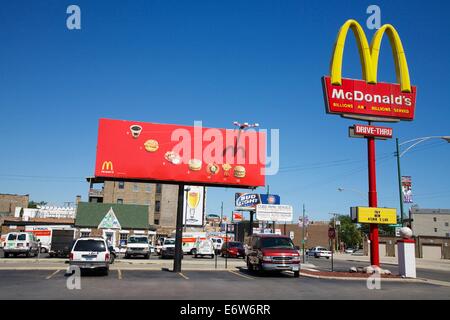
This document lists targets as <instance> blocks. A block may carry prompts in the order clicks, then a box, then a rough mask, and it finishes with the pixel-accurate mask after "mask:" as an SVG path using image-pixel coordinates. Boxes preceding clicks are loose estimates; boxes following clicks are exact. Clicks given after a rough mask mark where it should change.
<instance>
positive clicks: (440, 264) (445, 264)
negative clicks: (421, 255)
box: [334, 253, 450, 271]
mask: <svg viewBox="0 0 450 320" xmlns="http://www.w3.org/2000/svg"><path fill="white" fill-rule="evenodd" d="M334 259H336V260H342V261H353V262H367V265H369V264H370V258H369V257H368V256H354V255H351V254H340V253H339V254H335V255H334ZM380 262H381V263H382V264H391V265H398V258H397V257H380ZM416 268H419V269H430V270H440V271H450V260H443V259H442V260H425V259H418V258H416Z"/></svg>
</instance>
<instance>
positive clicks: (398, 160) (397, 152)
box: [395, 136, 450, 225]
mask: <svg viewBox="0 0 450 320" xmlns="http://www.w3.org/2000/svg"><path fill="white" fill-rule="evenodd" d="M431 139H441V140H444V141H447V142H448V143H450V136H430V137H422V138H416V139H412V140H408V141H405V142H402V143H400V144H399V143H398V138H396V139H395V144H396V147H397V151H396V152H395V156H396V157H397V173H398V192H399V197H400V224H401V225H403V194H402V174H401V170H400V158H401V157H402V156H404V155H405V153H407V152H408V151H409V150H411V149H412V148H414V147H415V146H417V145H418V144H420V143H422V142H425V141H428V140H431ZM409 143H412V144H411V145H410V146H409V147H407V148H406V149H405V150H403V152H401V153H400V146H403V145H406V144H409ZM409 223H411V217H409Z"/></svg>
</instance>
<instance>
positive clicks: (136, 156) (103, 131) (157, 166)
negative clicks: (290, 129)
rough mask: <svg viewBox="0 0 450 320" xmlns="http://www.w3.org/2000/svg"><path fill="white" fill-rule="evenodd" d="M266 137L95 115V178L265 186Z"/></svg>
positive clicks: (254, 133)
mask: <svg viewBox="0 0 450 320" xmlns="http://www.w3.org/2000/svg"><path fill="white" fill-rule="evenodd" d="M265 155H266V135H265V133H264V132H257V131H255V130H246V131H239V130H226V129H211V128H203V127H201V126H178V125H169V124H157V123H144V122H136V121H124V120H109V119H100V121H99V131H98V143H97V159H96V164H95V176H96V177H102V178H116V179H117V178H118V179H130V180H131V179H137V180H153V181H161V182H179V183H187V184H189V183H191V184H194V183H195V184H202V185H222V186H236V187H258V186H264V184H265V175H264V168H265V160H266V159H265Z"/></svg>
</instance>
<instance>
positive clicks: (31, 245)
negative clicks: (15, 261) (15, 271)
mask: <svg viewBox="0 0 450 320" xmlns="http://www.w3.org/2000/svg"><path fill="white" fill-rule="evenodd" d="M38 252H39V242H38V241H37V239H36V237H35V236H34V234H33V233H31V232H10V233H8V234H7V235H6V237H5V243H4V245H3V253H4V256H5V258H9V256H13V257H15V256H17V255H19V254H25V255H26V256H27V257H29V256H37V254H38Z"/></svg>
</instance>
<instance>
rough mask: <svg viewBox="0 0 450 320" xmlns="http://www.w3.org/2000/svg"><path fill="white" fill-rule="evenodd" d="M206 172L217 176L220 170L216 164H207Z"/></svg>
mask: <svg viewBox="0 0 450 320" xmlns="http://www.w3.org/2000/svg"><path fill="white" fill-rule="evenodd" d="M206 170H207V171H208V173H209V174H218V173H219V171H220V168H219V166H218V165H217V164H215V163H210V164H208V168H207V169H206Z"/></svg>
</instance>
